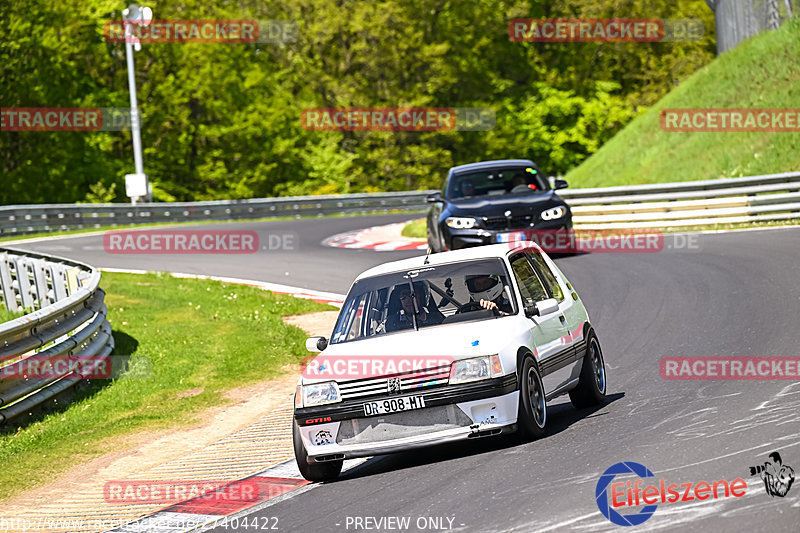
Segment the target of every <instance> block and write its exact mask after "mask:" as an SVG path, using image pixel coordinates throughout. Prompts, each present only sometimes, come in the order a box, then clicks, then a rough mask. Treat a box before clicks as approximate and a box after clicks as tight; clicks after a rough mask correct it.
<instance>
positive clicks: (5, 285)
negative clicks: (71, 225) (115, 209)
mask: <svg viewBox="0 0 800 533" xmlns="http://www.w3.org/2000/svg"><path fill="white" fill-rule="evenodd" d="M99 283H100V272H98V271H97V270H96V269H94V268H92V267H90V266H89V265H86V264H83V263H79V262H77V261H72V260H69V259H62V258H57V257H49V256H45V255H40V254H36V253H31V252H23V251H17V250H11V249H2V248H0V302H2V304H3V306H4V307H6V309H8V310H9V311H31V312H29V313H27V314H26V315H24V316H22V317H20V318H17V319H15V320H11V321H9V322H4V323H2V324H0V366H2V365H3V364H9V363H11V362H12V361H24V360H25V359H26V358H28V357H36V358H37V359H39V360H42V359H45V358H47V357H50V356H59V357H60V358H61V359H63V358H64V356H69V357H70V358H72V357H74V358H76V359H77V358H79V357H82V356H83V357H85V356H87V355H91V356H94V357H96V358H99V359H102V358H105V357H107V356H108V355H110V354H111V352H112V351H113V349H114V338H113V337H112V336H111V325H110V324H109V323H108V320H107V319H106V306H105V303H104V302H103V299H104V297H105V293H104V292H103V290H102V289H101V288H100V287H99ZM81 377H82V376H81V375H79V374H76V373H68V374H63V375H54V376H52V377H48V378H42V379H19V378H16V379H8V378H7V377H6V378H4V377H0V424H2V423H4V422H6V421H7V420H10V419H12V418H14V417H15V416H18V415H21V414H24V413H26V412H28V411H29V410H30V409H31V408H32V407H34V406H36V405H39V404H41V403H43V402H45V401H47V400H49V399H51V398H53V397H54V396H55V395H57V394H59V393H60V392H62V391H64V390H66V389H68V388H69V387H71V386H74V385H75V384H76V383H79V382H80V379H81Z"/></svg>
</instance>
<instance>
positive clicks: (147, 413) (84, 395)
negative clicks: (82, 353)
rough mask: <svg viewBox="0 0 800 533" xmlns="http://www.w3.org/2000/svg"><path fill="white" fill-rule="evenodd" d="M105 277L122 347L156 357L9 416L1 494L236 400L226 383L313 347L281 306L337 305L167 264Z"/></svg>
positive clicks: (254, 375)
mask: <svg viewBox="0 0 800 533" xmlns="http://www.w3.org/2000/svg"><path fill="white" fill-rule="evenodd" d="M102 287H103V288H104V289H105V291H106V304H107V306H108V317H109V321H110V322H111V326H112V329H113V330H114V339H115V341H116V345H117V347H116V350H115V354H118V355H131V362H132V363H134V362H135V361H136V360H137V359H139V358H141V360H143V361H146V359H145V358H147V359H149V365H150V367H151V368H152V373H151V375H150V377H146V378H121V379H118V380H116V381H113V382H108V381H104V382H92V383H91V384H90V385H89V386H88V388H86V389H84V390H82V391H79V392H77V393H76V398H75V400H74V401H73V402H71V403H69V404H68V405H56V406H53V408H52V411H51V412H50V413H49V414H44V415H41V416H39V417H38V419H36V420H35V421H32V422H30V423H28V424H27V425H24V426H23V427H19V428H18V427H16V426H13V422H14V421H13V420H12V421H11V424H12V427H6V428H5V430H4V431H3V433H2V434H0V462H1V463H2V464H3V468H2V469H0V499H6V498H9V497H12V496H13V495H15V494H17V493H18V492H20V491H23V490H25V489H30V488H33V487H35V486H39V485H42V484H44V483H46V482H47V481H50V480H52V479H53V476H55V475H57V474H59V473H60V472H63V471H65V470H66V469H68V468H69V467H72V466H74V465H76V464H79V463H81V462H84V461H88V460H91V459H93V458H95V457H97V456H100V455H102V454H104V453H106V452H108V451H112V450H113V451H119V450H121V449H124V447H125V439H124V436H126V435H130V434H133V433H136V432H139V431H145V430H146V431H153V430H159V429H165V428H170V429H171V428H179V427H182V426H186V425H189V424H192V423H196V422H197V416H198V413H199V412H201V411H202V410H203V409H205V408H208V407H212V406H218V405H223V404H225V403H228V402H229V401H230V400H227V399H226V398H225V396H224V392H225V391H226V390H229V389H232V388H235V387H240V386H244V385H247V384H251V383H254V382H257V381H261V380H265V379H269V378H272V377H275V376H277V375H279V374H280V373H281V368H282V367H283V366H284V365H287V364H290V363H297V362H299V361H300V360H301V359H302V358H303V357H304V356H305V355H307V352H306V350H305V333H304V332H303V331H301V330H300V329H299V328H296V327H293V326H289V325H287V324H285V323H284V322H283V320H282V317H283V316H288V315H297V314H303V313H309V312H313V311H321V310H332V309H334V308H333V307H331V306H328V305H323V304H318V303H315V302H312V301H309V300H301V299H298V298H293V297H291V296H284V295H276V294H274V293H271V292H267V291H262V290H260V289H257V288H254V287H247V286H241V285H231V284H227V283H222V282H217V281H209V280H189V279H179V278H174V277H172V276H170V275H168V274H156V273H151V274H123V273H110V272H107V273H104V274H103V281H102ZM121 437H122V438H121ZM112 442H113V448H111V447H110V443H112Z"/></svg>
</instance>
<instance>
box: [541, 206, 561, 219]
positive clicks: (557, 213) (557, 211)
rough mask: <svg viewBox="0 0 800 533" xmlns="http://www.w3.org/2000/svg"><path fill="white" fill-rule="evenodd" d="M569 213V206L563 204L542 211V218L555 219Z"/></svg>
mask: <svg viewBox="0 0 800 533" xmlns="http://www.w3.org/2000/svg"><path fill="white" fill-rule="evenodd" d="M566 213H567V208H566V207H564V206H563V205H560V206H558V207H554V208H552V209H548V210H547V211H542V220H555V219H557V218H561V217H563V216H564V215H565V214H566Z"/></svg>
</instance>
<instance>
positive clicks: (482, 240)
mask: <svg viewBox="0 0 800 533" xmlns="http://www.w3.org/2000/svg"><path fill="white" fill-rule="evenodd" d="M443 226H444V225H443ZM571 229H572V219H571V218H568V217H562V218H560V219H558V220H552V221H548V222H540V223H538V224H536V226H533V227H530V226H529V227H525V228H509V229H482V228H471V229H453V228H449V227H446V226H444V227H443V228H442V231H443V233H444V241H445V246H447V249H448V250H460V249H462V248H470V247H472V246H484V245H487V244H497V243H501V242H507V241H503V240H501V238H502V237H501V236H503V235H506V234H516V233H520V232H539V231H556V230H571Z"/></svg>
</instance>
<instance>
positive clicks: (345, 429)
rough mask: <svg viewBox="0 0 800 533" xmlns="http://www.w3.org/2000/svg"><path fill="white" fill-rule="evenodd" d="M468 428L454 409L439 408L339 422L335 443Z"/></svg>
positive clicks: (462, 414) (395, 437) (358, 441)
mask: <svg viewBox="0 0 800 533" xmlns="http://www.w3.org/2000/svg"><path fill="white" fill-rule="evenodd" d="M471 424H472V420H470V418H469V417H468V416H467V415H466V414H464V412H463V411H462V410H461V409H459V408H458V407H457V406H455V405H452V404H451V405H441V406H438V407H429V408H426V409H419V410H415V411H405V412H402V413H392V414H388V415H381V416H371V417H368V418H353V419H351V420H343V421H342V423H341V425H340V426H339V434H338V435H337V436H336V442H337V444H342V445H348V444H362V443H369V442H382V441H387V440H394V439H400V438H404V437H417V436H419V435H425V434H427V433H436V432H437V431H445V430H448V429H456V428H459V427H466V426H469V425H471Z"/></svg>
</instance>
